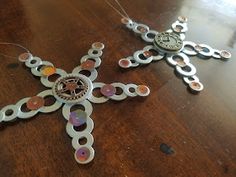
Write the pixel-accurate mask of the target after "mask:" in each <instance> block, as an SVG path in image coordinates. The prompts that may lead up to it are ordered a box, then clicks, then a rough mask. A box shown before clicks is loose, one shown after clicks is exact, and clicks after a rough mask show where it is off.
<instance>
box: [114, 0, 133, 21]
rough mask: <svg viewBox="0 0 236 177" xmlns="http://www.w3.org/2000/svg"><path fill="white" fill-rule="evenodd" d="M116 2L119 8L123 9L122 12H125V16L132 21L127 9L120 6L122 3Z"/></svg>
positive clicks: (116, 0)
mask: <svg viewBox="0 0 236 177" xmlns="http://www.w3.org/2000/svg"><path fill="white" fill-rule="evenodd" d="M115 2H116V3H117V4H118V6H119V7H120V8H121V10H122V11H123V12H124V14H125V15H126V16H127V18H128V19H130V18H129V15H128V13H127V12H126V11H125V9H124V8H123V6H122V5H121V4H120V2H119V1H118V0H115Z"/></svg>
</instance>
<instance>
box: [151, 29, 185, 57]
mask: <svg viewBox="0 0 236 177" xmlns="http://www.w3.org/2000/svg"><path fill="white" fill-rule="evenodd" d="M153 43H154V46H155V47H156V48H157V49H159V50H160V51H161V52H164V53H177V52H179V51H180V50H181V49H182V48H183V41H182V39H181V38H180V36H179V35H178V34H175V33H168V32H162V33H158V34H157V35H156V37H155V39H154V42H153Z"/></svg>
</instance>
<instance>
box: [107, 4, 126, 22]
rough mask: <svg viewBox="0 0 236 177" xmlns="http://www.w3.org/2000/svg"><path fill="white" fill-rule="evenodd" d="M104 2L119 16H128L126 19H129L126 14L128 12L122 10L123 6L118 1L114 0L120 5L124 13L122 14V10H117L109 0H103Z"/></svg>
mask: <svg viewBox="0 0 236 177" xmlns="http://www.w3.org/2000/svg"><path fill="white" fill-rule="evenodd" d="M105 2H106V3H107V4H108V5H109V6H110V7H111V8H112V9H113V10H115V11H116V12H117V13H118V14H119V15H120V16H122V17H123V18H128V19H130V18H129V16H128V14H127V13H126V12H125V11H124V8H123V7H122V6H121V4H120V3H119V2H117V1H116V0H115V2H116V3H118V5H119V6H120V8H121V7H122V8H121V10H122V9H123V10H122V11H123V12H124V14H125V15H124V14H122V12H121V11H119V10H118V9H117V8H115V6H113V5H112V4H111V3H110V2H109V1H107V0H105Z"/></svg>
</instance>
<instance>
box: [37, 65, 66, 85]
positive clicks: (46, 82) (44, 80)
mask: <svg viewBox="0 0 236 177" xmlns="http://www.w3.org/2000/svg"><path fill="white" fill-rule="evenodd" d="M55 74H58V75H59V76H60V77H63V76H66V75H67V73H66V72H65V71H64V70H62V69H58V68H57V69H56V73H55ZM49 77H50V76H42V77H41V78H40V81H41V83H42V84H43V85H44V86H45V87H48V88H52V87H53V85H54V82H52V81H49Z"/></svg>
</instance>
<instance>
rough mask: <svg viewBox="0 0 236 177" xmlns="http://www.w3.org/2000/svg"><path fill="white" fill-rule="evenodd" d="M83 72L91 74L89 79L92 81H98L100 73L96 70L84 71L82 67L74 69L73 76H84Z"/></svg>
mask: <svg viewBox="0 0 236 177" xmlns="http://www.w3.org/2000/svg"><path fill="white" fill-rule="evenodd" d="M82 71H86V72H89V73H90V75H89V76H88V78H89V79H90V80H91V81H94V80H95V79H97V77H98V72H97V70H96V69H93V70H83V69H82V68H81V66H77V67H76V68H74V69H73V71H72V73H73V74H82Z"/></svg>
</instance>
